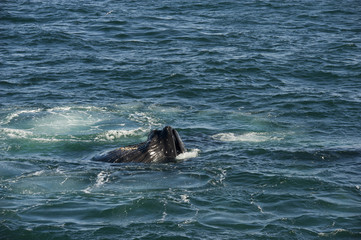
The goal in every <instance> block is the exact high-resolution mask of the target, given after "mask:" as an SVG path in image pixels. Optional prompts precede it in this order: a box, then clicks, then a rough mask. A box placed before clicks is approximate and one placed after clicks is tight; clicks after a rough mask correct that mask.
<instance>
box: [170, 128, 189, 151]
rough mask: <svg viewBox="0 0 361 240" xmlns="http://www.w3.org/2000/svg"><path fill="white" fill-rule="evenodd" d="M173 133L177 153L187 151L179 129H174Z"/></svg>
mask: <svg viewBox="0 0 361 240" xmlns="http://www.w3.org/2000/svg"><path fill="white" fill-rule="evenodd" d="M172 135H173V139H174V145H175V149H176V153H177V155H179V154H181V153H184V152H185V151H186V148H185V147H184V143H183V141H182V139H181V138H180V136H179V134H178V132H177V130H175V129H172Z"/></svg>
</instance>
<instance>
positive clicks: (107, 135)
mask: <svg viewBox="0 0 361 240" xmlns="http://www.w3.org/2000/svg"><path fill="white" fill-rule="evenodd" d="M146 131H147V130H146V129H144V128H136V129H131V130H126V129H119V130H109V131H106V132H104V133H100V134H98V136H97V137H96V138H95V141H114V140H115V139H119V138H122V137H129V136H138V135H142V134H143V133H144V132H146Z"/></svg>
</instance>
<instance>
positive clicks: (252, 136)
mask: <svg viewBox="0 0 361 240" xmlns="http://www.w3.org/2000/svg"><path fill="white" fill-rule="evenodd" d="M212 138H213V139H216V140H219V141H222V142H266V141H274V140H281V139H282V138H280V137H276V136H271V135H269V133H259V132H249V133H244V134H234V133H218V134H216V135H213V136H212Z"/></svg>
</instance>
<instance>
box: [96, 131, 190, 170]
mask: <svg viewBox="0 0 361 240" xmlns="http://www.w3.org/2000/svg"><path fill="white" fill-rule="evenodd" d="M185 151H186V148H185V146H184V143H183V141H182V139H181V138H180V136H179V134H178V132H177V130H175V129H174V128H172V127H170V126H166V127H164V128H163V129H162V130H152V131H151V132H150V133H149V135H148V139H147V141H145V142H142V143H139V144H136V145H130V146H126V147H120V148H117V149H115V150H112V151H110V152H107V153H105V154H102V155H99V156H96V157H94V158H93V160H95V161H103V162H110V163H122V162H139V163H167V162H172V161H175V158H176V157H177V156H178V155H179V154H181V153H184V152H185Z"/></svg>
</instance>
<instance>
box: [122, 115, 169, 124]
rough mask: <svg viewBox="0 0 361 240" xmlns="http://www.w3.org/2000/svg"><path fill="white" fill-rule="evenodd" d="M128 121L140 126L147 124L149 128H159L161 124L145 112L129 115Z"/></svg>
mask: <svg viewBox="0 0 361 240" xmlns="http://www.w3.org/2000/svg"><path fill="white" fill-rule="evenodd" d="M129 119H130V120H132V121H135V122H138V123H141V124H147V125H149V126H161V125H162V124H160V123H159V120H158V119H156V118H154V117H152V116H150V115H149V114H147V113H145V112H135V113H132V114H129Z"/></svg>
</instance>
